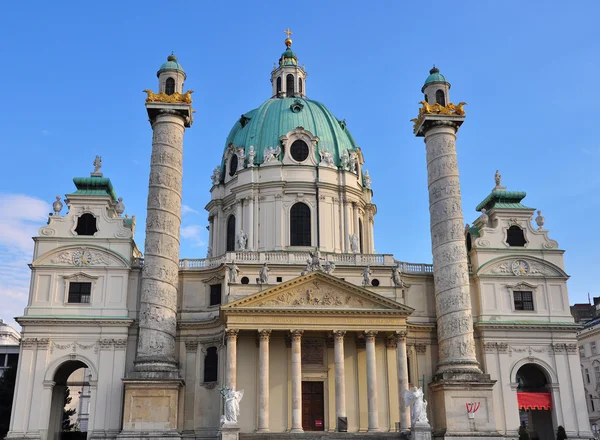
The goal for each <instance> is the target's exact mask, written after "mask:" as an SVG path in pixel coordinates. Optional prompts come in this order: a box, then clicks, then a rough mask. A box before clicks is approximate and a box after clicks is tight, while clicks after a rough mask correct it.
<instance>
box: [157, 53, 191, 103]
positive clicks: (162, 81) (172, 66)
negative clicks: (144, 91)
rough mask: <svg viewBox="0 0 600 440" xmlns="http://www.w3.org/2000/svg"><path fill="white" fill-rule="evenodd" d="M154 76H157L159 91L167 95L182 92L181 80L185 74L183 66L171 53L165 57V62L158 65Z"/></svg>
mask: <svg viewBox="0 0 600 440" xmlns="http://www.w3.org/2000/svg"><path fill="white" fill-rule="evenodd" d="M156 76H157V77H158V92H159V93H166V94H167V95H172V94H173V93H183V82H184V81H185V78H186V75H185V71H184V70H183V66H182V65H181V64H179V61H177V57H176V56H175V55H174V54H173V53H171V55H169V56H168V57H167V62H166V63H163V64H162V66H160V69H158V72H156Z"/></svg>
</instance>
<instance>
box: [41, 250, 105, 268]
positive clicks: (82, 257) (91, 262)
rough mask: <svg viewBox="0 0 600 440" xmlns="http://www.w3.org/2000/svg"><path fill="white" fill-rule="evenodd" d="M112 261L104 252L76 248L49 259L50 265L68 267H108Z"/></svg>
mask: <svg viewBox="0 0 600 440" xmlns="http://www.w3.org/2000/svg"><path fill="white" fill-rule="evenodd" d="M112 261H113V259H112V258H111V257H110V256H109V255H108V254H107V253H105V252H101V251H98V250H95V249H88V248H84V247H82V248H77V249H69V250H65V251H62V252H60V253H59V254H57V255H55V256H53V257H52V258H51V259H50V262H51V263H52V264H65V265H69V266H71V265H72V266H79V267H82V266H108V265H110V263H111V262H112Z"/></svg>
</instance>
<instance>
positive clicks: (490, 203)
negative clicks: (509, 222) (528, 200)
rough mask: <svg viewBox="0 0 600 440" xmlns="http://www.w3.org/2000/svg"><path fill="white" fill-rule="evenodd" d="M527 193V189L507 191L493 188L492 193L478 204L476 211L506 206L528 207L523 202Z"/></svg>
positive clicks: (512, 207)
mask: <svg viewBox="0 0 600 440" xmlns="http://www.w3.org/2000/svg"><path fill="white" fill-rule="evenodd" d="M526 195H527V193H526V192H525V191H505V190H498V189H493V190H492V192H491V194H490V195H488V196H487V197H486V198H485V199H483V201H482V202H481V203H480V204H479V205H477V208H475V210H476V211H481V210H482V209H483V208H485V210H486V211H490V210H491V209H493V208H504V209H527V210H531V209H533V208H528V207H527V206H525V205H523V204H521V200H523V199H524V198H525V196H526Z"/></svg>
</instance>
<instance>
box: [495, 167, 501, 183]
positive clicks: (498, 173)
mask: <svg viewBox="0 0 600 440" xmlns="http://www.w3.org/2000/svg"><path fill="white" fill-rule="evenodd" d="M494 180H495V181H496V187H498V186H500V184H501V183H502V174H500V171H498V170H496V174H494Z"/></svg>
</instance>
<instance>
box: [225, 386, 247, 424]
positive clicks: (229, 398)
mask: <svg viewBox="0 0 600 440" xmlns="http://www.w3.org/2000/svg"><path fill="white" fill-rule="evenodd" d="M221 394H222V395H223V403H224V404H223V415H222V416H221V425H237V422H238V417H239V416H240V401H241V400H242V398H243V397H244V390H240V391H236V390H235V388H234V387H225V388H223V389H222V390H221Z"/></svg>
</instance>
